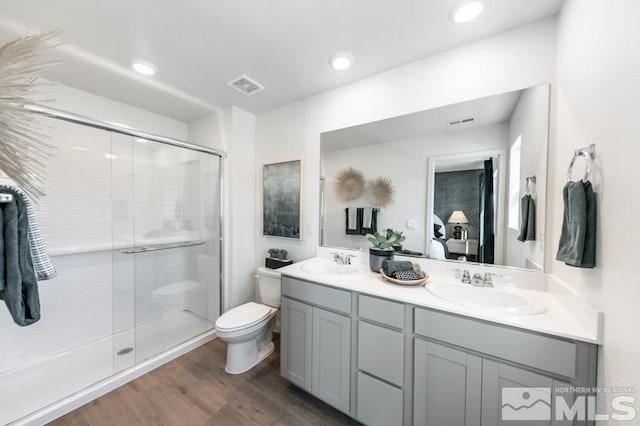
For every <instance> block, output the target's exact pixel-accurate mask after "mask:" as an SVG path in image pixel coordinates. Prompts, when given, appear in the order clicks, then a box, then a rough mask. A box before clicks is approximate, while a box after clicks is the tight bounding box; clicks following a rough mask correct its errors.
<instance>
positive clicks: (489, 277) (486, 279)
mask: <svg viewBox="0 0 640 426" xmlns="http://www.w3.org/2000/svg"><path fill="white" fill-rule="evenodd" d="M497 276H499V275H498V274H494V273H492V272H485V273H484V276H483V277H482V284H483V285H484V286H485V287H493V277H497Z"/></svg>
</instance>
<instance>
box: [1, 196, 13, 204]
mask: <svg viewBox="0 0 640 426" xmlns="http://www.w3.org/2000/svg"><path fill="white" fill-rule="evenodd" d="M12 201H13V195H12V194H0V203H2V204H6V203H11V202H12Z"/></svg>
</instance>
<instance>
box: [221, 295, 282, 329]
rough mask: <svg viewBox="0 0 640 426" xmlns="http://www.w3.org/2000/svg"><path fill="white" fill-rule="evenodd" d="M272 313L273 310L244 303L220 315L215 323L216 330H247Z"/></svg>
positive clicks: (256, 304) (253, 303)
mask: <svg viewBox="0 0 640 426" xmlns="http://www.w3.org/2000/svg"><path fill="white" fill-rule="evenodd" d="M273 311H274V308H271V307H269V306H266V305H262V304H260V303H255V302H249V303H245V304H244V305H240V306H237V307H235V308H233V309H231V310H229V311H227V312H225V313H224V314H222V315H221V316H220V318H218V320H217V321H216V329H218V330H220V331H227V332H229V331H234V330H241V329H245V328H249V327H251V326H253V325H255V324H258V323H260V322H262V321H263V320H265V319H266V318H267V317H269V316H270V315H271V314H272V313H273Z"/></svg>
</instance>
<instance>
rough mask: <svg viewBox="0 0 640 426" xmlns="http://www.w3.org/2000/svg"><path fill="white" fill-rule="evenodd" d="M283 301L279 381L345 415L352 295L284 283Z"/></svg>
mask: <svg viewBox="0 0 640 426" xmlns="http://www.w3.org/2000/svg"><path fill="white" fill-rule="evenodd" d="M282 295H283V297H282V306H281V312H282V327H281V355H280V371H281V375H282V376H283V377H285V378H286V379H288V380H290V381H291V382H292V383H293V384H295V385H297V386H299V387H300V388H302V389H304V390H306V391H308V392H310V393H311V394H312V395H314V396H316V397H317V398H319V399H321V400H323V401H324V402H326V403H327V404H329V405H331V406H333V407H335V408H337V409H339V410H341V411H343V412H345V413H347V414H348V413H349V410H350V387H351V318H350V315H349V314H350V312H351V293H349V292H345V291H341V290H336V289H333V288H330V287H323V286H319V285H315V284H310V283H307V282H305V281H301V280H295V279H291V278H288V277H282ZM294 298H295V299H294ZM296 299H297V300H296ZM336 311H337V312H336Z"/></svg>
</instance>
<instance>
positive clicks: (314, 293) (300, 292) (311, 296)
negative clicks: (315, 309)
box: [282, 276, 351, 314]
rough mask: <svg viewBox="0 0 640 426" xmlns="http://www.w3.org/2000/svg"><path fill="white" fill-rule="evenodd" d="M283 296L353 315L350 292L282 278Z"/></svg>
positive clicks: (285, 277)
mask: <svg viewBox="0 0 640 426" xmlns="http://www.w3.org/2000/svg"><path fill="white" fill-rule="evenodd" d="M282 295H283V296H288V297H291V298H294V299H298V300H302V301H305V302H309V303H311V304H313V305H316V306H322V307H325V308H329V309H332V310H334V311H338V312H343V313H345V314H351V293H350V292H348V291H344V290H338V289H335V288H332V287H326V286H323V285H319V284H314V283H309V282H306V281H302V280H297V279H295V278H291V277H287V276H282Z"/></svg>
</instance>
